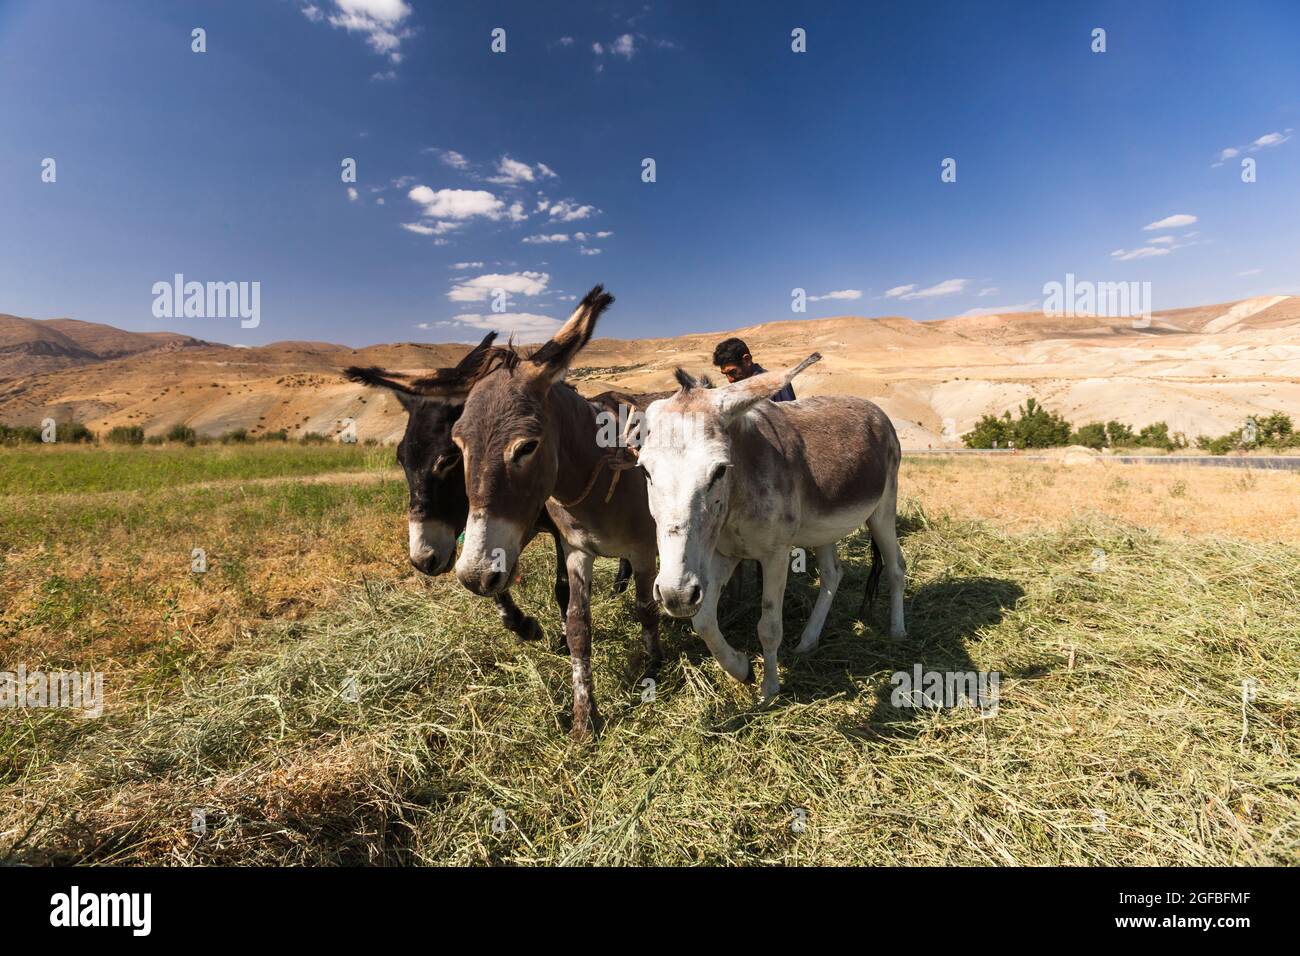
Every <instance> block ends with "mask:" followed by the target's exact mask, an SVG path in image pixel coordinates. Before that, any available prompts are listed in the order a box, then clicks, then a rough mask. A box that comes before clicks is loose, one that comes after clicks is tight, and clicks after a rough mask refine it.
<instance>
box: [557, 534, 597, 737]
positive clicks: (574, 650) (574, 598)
mask: <svg viewBox="0 0 1300 956" xmlns="http://www.w3.org/2000/svg"><path fill="white" fill-rule="evenodd" d="M593 557H594V556H593V555H591V554H589V553H588V552H586V551H578V550H576V549H575V550H572V551H570V552H569V553H568V554H567V555H566V556H565V565H566V566H567V567H568V569H569V615H568V619H567V622H566V625H565V628H564V633H565V637H566V639H567V640H568V642H569V660H570V661H571V662H572V665H573V727H572V730H571V731H570V732H571V734H572V735H573V739H574V740H585V739H586V738H587V735H588V734H589V733H591V732H592V731H594V730H595V729H596V721H597V719H598V717H597V714H596V692H595V688H593V687H592V683H591V568H592V563H593Z"/></svg>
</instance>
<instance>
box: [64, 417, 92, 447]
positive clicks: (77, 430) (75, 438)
mask: <svg viewBox="0 0 1300 956" xmlns="http://www.w3.org/2000/svg"><path fill="white" fill-rule="evenodd" d="M57 437H58V439H59V441H66V442H71V443H72V444H74V445H82V444H93V443H94V441H95V433H94V432H92V431H91V430H90V429H89V428H87V427H86V426H85V425H83V424H82V423H81V422H68V423H67V424H64V425H60V426H58V432H57Z"/></svg>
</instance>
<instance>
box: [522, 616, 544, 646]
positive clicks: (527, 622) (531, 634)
mask: <svg viewBox="0 0 1300 956" xmlns="http://www.w3.org/2000/svg"><path fill="white" fill-rule="evenodd" d="M542 636H543V634H542V625H541V624H539V623H538V622H537V618H535V617H526V618H524V623H523V626H522V627H520V628H519V639H520V640H521V641H540V640H541V639H542Z"/></svg>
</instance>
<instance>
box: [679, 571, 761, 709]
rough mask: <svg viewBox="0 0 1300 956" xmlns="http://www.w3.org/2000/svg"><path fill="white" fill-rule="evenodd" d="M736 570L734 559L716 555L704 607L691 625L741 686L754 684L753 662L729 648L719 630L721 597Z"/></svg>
mask: <svg viewBox="0 0 1300 956" xmlns="http://www.w3.org/2000/svg"><path fill="white" fill-rule="evenodd" d="M735 569H736V559H735V558H728V557H727V556H725V555H721V554H714V555H713V560H712V562H711V564H710V568H709V586H708V589H707V590H706V591H705V592H704V603H703V604H701V605H700V609H699V610H698V611H696V612H695V616H694V617H692V618H691V625H692V626H693V627H694V628H695V633H696V634H698V635H700V637H702V638H704V643H705V644H707V645H709V650H710V651H712V652H713V657H714V659H715V660H716V661H717V662H718V663H719V664H721V665H722V669H723V670H724V671H726V672H727V673H728V674H730V675H731V676H732V677H734V678H736V680H738V681H740V682H741V683H744V684H752V683H754V662H753V661H751V660H750V659H749V656H748V655H747V654H742V653H740V651H738V650H736V649H735V648H734V647H732V646H731V645H730V644H728V643H727V639H726V638H725V637H723V636H722V629H721V628H720V627H718V596H719V595H720V594H721V593H722V588H723V585H725V584H726V583H727V580H728V579H729V578H730V577H731V572H732V571H734V570H735Z"/></svg>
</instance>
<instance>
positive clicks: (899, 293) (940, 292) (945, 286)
mask: <svg viewBox="0 0 1300 956" xmlns="http://www.w3.org/2000/svg"><path fill="white" fill-rule="evenodd" d="M968 281H969V280H968V279H944V280H943V281H942V282H940V283H938V284H936V285H932V286H930V287H929V288H927V289H917V288H916V286H915V285H899V286H894V288H892V289H890V290H888V291H887V292H886V293H885V298H887V299H894V298H898V299H937V298H939V297H940V296H945V295H956V294H957V293H958V292H964V291H966V283H967V282H968Z"/></svg>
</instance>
